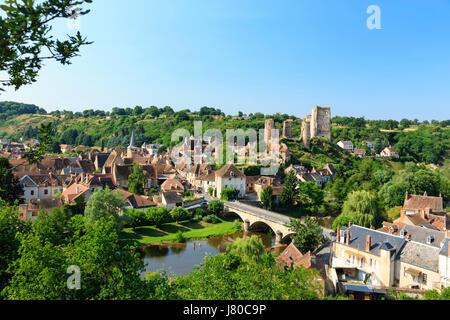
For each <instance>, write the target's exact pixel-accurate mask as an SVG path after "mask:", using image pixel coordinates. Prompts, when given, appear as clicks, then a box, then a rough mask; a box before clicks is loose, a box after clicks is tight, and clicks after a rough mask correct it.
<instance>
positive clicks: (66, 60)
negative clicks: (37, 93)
mask: <svg viewBox="0 0 450 320" xmlns="http://www.w3.org/2000/svg"><path fill="white" fill-rule="evenodd" d="M91 2H92V0H78V1H77V0H68V1H54V0H45V1H39V2H36V1H6V2H5V3H4V4H3V5H1V7H0V8H1V9H2V10H3V11H4V14H5V15H4V16H2V17H0V33H1V34H2V37H1V38H0V52H1V54H0V70H1V71H4V72H6V73H7V74H8V79H4V80H2V82H4V85H6V86H13V87H14V88H15V89H16V90H17V89H19V88H20V87H22V86H23V85H26V84H30V83H32V82H35V81H36V78H37V76H38V73H39V70H40V69H41V67H42V64H43V61H45V60H55V61H58V62H60V63H61V64H63V65H66V64H70V63H71V59H72V58H74V57H76V56H77V55H78V53H79V51H80V48H81V47H82V46H84V45H88V44H90V43H91V42H88V41H87V40H86V39H85V38H83V37H82V36H81V34H80V32H77V34H76V35H74V36H69V38H68V39H67V40H63V41H61V40H59V39H55V38H54V37H53V36H52V35H51V33H50V31H51V29H52V26H51V22H52V21H54V20H56V19H68V18H71V17H73V16H74V15H75V13H77V14H78V15H85V14H87V13H89V10H82V9H81V10H79V12H76V9H71V8H75V7H79V8H81V6H82V5H84V4H86V3H91ZM0 90H3V89H1V88H0Z"/></svg>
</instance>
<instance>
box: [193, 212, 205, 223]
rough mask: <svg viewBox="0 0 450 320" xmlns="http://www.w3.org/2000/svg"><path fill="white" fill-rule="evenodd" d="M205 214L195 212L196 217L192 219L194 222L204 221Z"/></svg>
mask: <svg viewBox="0 0 450 320" xmlns="http://www.w3.org/2000/svg"><path fill="white" fill-rule="evenodd" d="M202 219H203V216H202V215H199V214H194V217H193V218H192V219H191V220H192V221H193V222H200V221H202Z"/></svg>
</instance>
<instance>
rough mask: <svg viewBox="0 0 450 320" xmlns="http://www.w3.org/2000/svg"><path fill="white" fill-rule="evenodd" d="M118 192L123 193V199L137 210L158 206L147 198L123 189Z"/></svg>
mask: <svg viewBox="0 0 450 320" xmlns="http://www.w3.org/2000/svg"><path fill="white" fill-rule="evenodd" d="M118 190H119V191H120V192H121V193H122V195H123V199H124V200H125V201H128V203H129V204H130V205H131V206H132V207H133V208H135V209H138V208H147V207H154V206H156V203H154V202H153V201H151V200H150V199H148V198H147V197H144V196H140V195H137V194H134V193H131V192H128V191H126V190H123V189H118Z"/></svg>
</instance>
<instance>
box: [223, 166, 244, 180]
mask: <svg viewBox="0 0 450 320" xmlns="http://www.w3.org/2000/svg"><path fill="white" fill-rule="evenodd" d="M216 177H221V178H245V175H244V174H243V173H242V171H241V170H239V169H238V168H236V166H235V165H234V164H226V165H224V166H223V167H222V168H221V169H219V170H217V171H216Z"/></svg>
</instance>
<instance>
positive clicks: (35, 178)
mask: <svg viewBox="0 0 450 320" xmlns="http://www.w3.org/2000/svg"><path fill="white" fill-rule="evenodd" d="M15 176H16V177H17V178H18V179H19V185H21V186H22V188H23V191H24V193H23V196H22V198H23V199H24V201H25V202H29V201H30V199H32V198H39V199H43V198H52V197H55V195H57V194H58V193H62V192H63V191H64V184H63V179H62V177H61V176H57V175H55V174H53V173H48V174H36V173H29V174H16V175H15Z"/></svg>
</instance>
